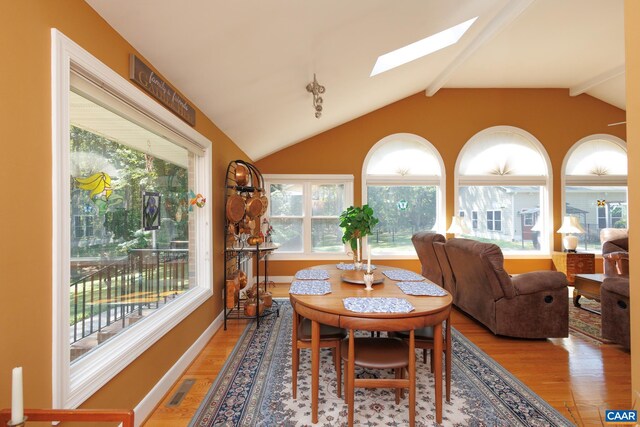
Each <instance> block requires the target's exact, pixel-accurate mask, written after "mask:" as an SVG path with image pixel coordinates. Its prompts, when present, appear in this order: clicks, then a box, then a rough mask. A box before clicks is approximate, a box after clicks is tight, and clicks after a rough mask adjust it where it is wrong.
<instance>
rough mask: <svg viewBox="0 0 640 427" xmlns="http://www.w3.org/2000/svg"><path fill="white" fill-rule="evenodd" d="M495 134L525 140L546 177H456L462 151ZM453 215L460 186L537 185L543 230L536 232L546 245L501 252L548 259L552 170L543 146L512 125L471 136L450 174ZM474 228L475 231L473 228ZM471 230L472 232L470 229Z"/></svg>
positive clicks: (506, 255)
mask: <svg viewBox="0 0 640 427" xmlns="http://www.w3.org/2000/svg"><path fill="white" fill-rule="evenodd" d="M497 132H512V133H515V134H518V135H520V136H522V137H524V138H526V139H527V140H528V141H529V142H531V143H532V144H533V145H534V146H535V147H536V148H537V150H538V152H539V153H540V155H541V156H542V158H543V159H544V162H545V165H546V168H547V170H546V172H547V174H546V176H518V175H515V176H509V175H497V176H488V175H465V176H461V175H460V165H461V163H462V159H463V158H464V155H465V152H466V150H467V149H469V147H471V146H472V145H473V144H474V143H475V141H477V140H478V139H480V140H482V139H483V138H484V137H485V135H486V134H490V133H497ZM453 180H454V202H453V204H454V212H457V211H458V210H460V208H459V204H460V202H459V189H460V186H481V185H484V186H537V187H541V190H540V192H541V195H540V200H541V206H540V216H541V220H542V222H541V224H544V231H542V232H541V233H540V236H541V237H542V238H541V241H543V242H546V245H544V246H542V245H541V247H540V250H539V251H509V250H503V251H502V252H503V255H504V257H505V258H506V259H523V258H526V259H537V258H549V255H550V254H551V252H552V251H553V231H554V228H553V186H552V185H551V184H552V183H553V169H552V167H551V159H550V158H549V154H548V153H547V150H546V149H545V148H544V145H542V143H541V142H540V141H539V140H538V139H537V138H536V137H535V136H533V135H532V134H531V133H529V132H527V131H526V130H524V129H520V128H517V127H514V126H492V127H489V128H486V129H484V130H481V131H480V132H478V133H476V134H475V135H474V136H472V137H471V138H470V139H469V140H468V141H467V142H466V144H465V145H464V146H463V147H462V150H460V154H459V155H458V158H457V159H456V166H455V172H454V178H453ZM476 229H477V228H476ZM474 230H475V229H474Z"/></svg>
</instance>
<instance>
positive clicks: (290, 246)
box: [264, 175, 353, 258]
mask: <svg viewBox="0 0 640 427" xmlns="http://www.w3.org/2000/svg"><path fill="white" fill-rule="evenodd" d="M264 179H265V186H266V188H267V193H268V195H269V216H268V220H269V222H270V225H271V227H273V234H272V239H273V242H274V243H276V244H278V245H280V247H279V249H278V251H277V252H276V253H274V255H273V257H274V258H290V257H312V258H313V257H322V255H323V254H327V255H331V256H332V257H334V258H335V256H336V254H338V253H344V251H345V250H344V244H343V243H342V230H341V229H340V227H339V223H340V220H339V216H340V213H341V212H342V211H343V210H345V209H346V208H347V207H348V206H349V205H350V204H352V200H353V176H351V175H313V176H310V175H264Z"/></svg>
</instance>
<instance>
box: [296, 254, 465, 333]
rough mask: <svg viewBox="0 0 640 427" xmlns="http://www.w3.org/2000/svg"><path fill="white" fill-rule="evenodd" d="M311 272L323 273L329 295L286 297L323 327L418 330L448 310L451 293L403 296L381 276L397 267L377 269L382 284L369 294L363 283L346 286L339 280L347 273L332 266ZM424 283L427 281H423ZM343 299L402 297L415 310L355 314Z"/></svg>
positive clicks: (325, 266) (403, 294)
mask: <svg viewBox="0 0 640 427" xmlns="http://www.w3.org/2000/svg"><path fill="white" fill-rule="evenodd" d="M312 269H321V270H327V271H328V272H329V279H328V280H329V282H330V283H331V293H329V294H325V295H296V294H289V299H290V301H291V305H292V306H293V308H294V309H295V311H296V312H297V313H298V314H300V315H302V316H304V317H306V318H308V319H312V320H316V321H318V322H320V323H324V324H327V325H332V326H337V327H341V328H346V329H361V330H384V331H399V330H407V329H412V328H421V327H424V326H430V325H434V324H436V323H440V322H442V321H444V320H445V319H446V318H447V317H448V316H449V312H450V311H451V303H452V298H451V294H449V293H448V292H447V295H445V296H441V297H436V296H414V295H407V294H405V293H404V292H402V290H401V289H400V288H399V287H398V286H397V285H396V283H397V282H398V281H396V280H391V279H389V278H388V277H387V276H385V275H384V274H382V272H383V271H386V270H402V269H400V268H394V267H385V266H380V265H378V266H377V269H376V270H374V273H376V274H380V275H382V277H383V278H384V281H383V282H382V283H378V284H374V285H373V291H366V290H365V289H364V285H363V284H354V283H348V282H345V281H343V280H342V279H341V275H342V274H344V273H351V274H352V273H353V272H350V271H348V270H339V269H338V268H337V267H336V265H335V264H328V265H320V266H316V267H312ZM425 281H427V282H428V280H427V279H425ZM347 297H395V298H404V299H406V300H407V301H409V302H410V303H411V304H412V305H413V307H414V308H415V309H414V310H413V311H411V312H409V313H357V312H353V311H349V310H347V309H346V308H345V307H344V303H343V299H344V298H347Z"/></svg>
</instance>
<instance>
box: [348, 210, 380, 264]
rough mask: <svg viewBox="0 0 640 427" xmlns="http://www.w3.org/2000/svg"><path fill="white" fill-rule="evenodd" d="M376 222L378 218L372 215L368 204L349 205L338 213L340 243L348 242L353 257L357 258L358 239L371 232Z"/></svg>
mask: <svg viewBox="0 0 640 427" xmlns="http://www.w3.org/2000/svg"><path fill="white" fill-rule="evenodd" d="M377 223H378V218H376V217H375V216H373V209H372V208H371V207H370V206H369V205H363V206H362V207H359V206H349V207H348V208H347V209H346V210H345V211H344V212H342V213H341V214H340V227H342V231H343V235H342V243H347V242H349V245H350V246H351V249H352V250H353V254H354V255H353V259H354V261H355V260H356V259H357V256H358V254H357V248H358V241H360V242H361V240H362V238H363V237H364V236H368V235H370V234H372V229H373V227H374V226H375V225H376V224H377Z"/></svg>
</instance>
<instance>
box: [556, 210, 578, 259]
mask: <svg viewBox="0 0 640 427" xmlns="http://www.w3.org/2000/svg"><path fill="white" fill-rule="evenodd" d="M557 232H558V233H561V234H563V236H562V246H564V249H565V250H566V251H567V252H575V251H576V248H577V247H578V236H574V234H582V233H584V228H582V226H581V225H580V221H579V220H578V217H575V216H565V217H564V220H563V221H562V226H561V227H560V228H559V229H558V231H557Z"/></svg>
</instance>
